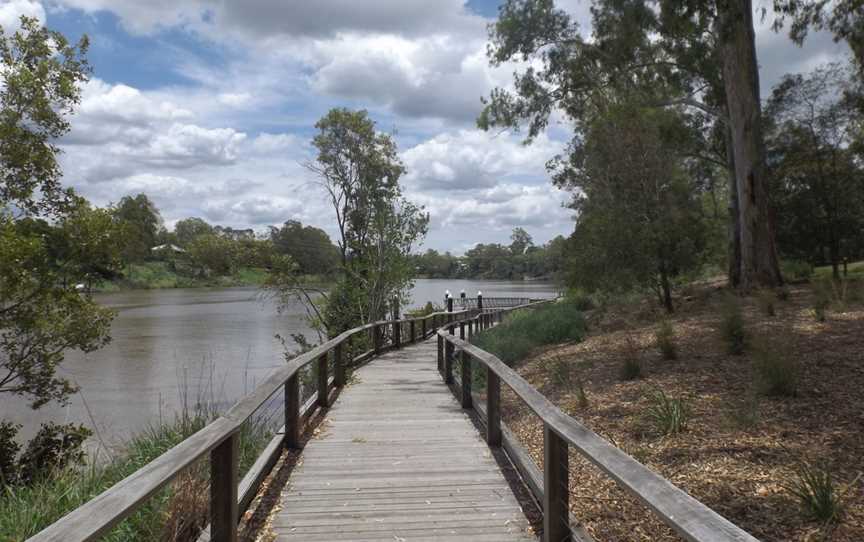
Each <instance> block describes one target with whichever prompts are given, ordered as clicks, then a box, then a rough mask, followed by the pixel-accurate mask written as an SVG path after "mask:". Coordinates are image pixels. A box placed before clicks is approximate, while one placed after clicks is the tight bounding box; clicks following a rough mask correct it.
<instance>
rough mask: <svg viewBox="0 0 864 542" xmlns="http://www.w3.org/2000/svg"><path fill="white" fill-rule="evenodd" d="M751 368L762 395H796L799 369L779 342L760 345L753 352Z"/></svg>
mask: <svg viewBox="0 0 864 542" xmlns="http://www.w3.org/2000/svg"><path fill="white" fill-rule="evenodd" d="M753 368H754V369H755V372H756V376H757V385H758V389H759V391H760V392H761V393H762V394H763V395H768V396H781V397H794V396H796V395H798V385H799V383H800V380H801V367H800V364H799V363H798V361H797V360H796V359H795V357H794V356H793V355H792V354H791V353H790V352H789V351H788V349H787V348H785V347H784V346H783V344H782V342H781V341H771V342H770V343H766V342H763V343H760V344H758V345H757V347H756V348H755V349H754V352H753Z"/></svg>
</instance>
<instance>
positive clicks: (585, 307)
mask: <svg viewBox="0 0 864 542" xmlns="http://www.w3.org/2000/svg"><path fill="white" fill-rule="evenodd" d="M565 299H566V302H567V303H572V304H573V305H574V306H575V307H576V308H578V309H579V310H580V311H590V310H591V309H594V308H596V307H597V304H596V303H595V302H594V299H592V298H591V296H589V295H588V294H586V293H585V292H583V291H582V290H579V289H570V290H568V291H567V296H566V298H565Z"/></svg>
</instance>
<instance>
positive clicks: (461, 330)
mask: <svg viewBox="0 0 864 542" xmlns="http://www.w3.org/2000/svg"><path fill="white" fill-rule="evenodd" d="M459 338H460V339H462V340H464V339H465V322H459Z"/></svg>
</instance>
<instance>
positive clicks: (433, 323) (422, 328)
mask: <svg viewBox="0 0 864 542" xmlns="http://www.w3.org/2000/svg"><path fill="white" fill-rule="evenodd" d="M432 320H435V317H434V316H433V317H432ZM420 322H421V324H420V330H421V331H422V333H421V334H420V338H421V339H424V340H425V339H426V319H425V318H424V319H422V320H420ZM432 327H433V328H434V327H435V322H432Z"/></svg>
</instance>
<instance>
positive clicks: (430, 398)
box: [272, 341, 536, 542]
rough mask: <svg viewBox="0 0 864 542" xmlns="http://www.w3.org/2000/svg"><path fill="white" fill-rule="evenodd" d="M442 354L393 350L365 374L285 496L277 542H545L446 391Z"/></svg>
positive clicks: (427, 346) (336, 409) (427, 348)
mask: <svg viewBox="0 0 864 542" xmlns="http://www.w3.org/2000/svg"><path fill="white" fill-rule="evenodd" d="M435 350H436V342H433V341H427V342H424V343H419V344H417V345H412V346H409V347H406V348H403V349H402V350H392V351H390V352H389V353H387V354H385V355H384V356H382V357H381V358H378V359H376V360H375V362H374V363H370V364H368V365H366V366H364V367H362V368H361V369H359V370H358V371H357V376H358V381H359V383H358V384H357V385H354V386H351V387H349V388H347V389H346V390H345V391H344V392H343V393H342V394H341V396H340V397H339V399H338V400H337V401H336V402H335V403H334V405H333V408H332V409H331V410H330V411H329V412H328V425H327V430H326V431H323V432H322V433H321V435H319V436H318V437H316V438H314V439H312V440H311V441H310V442H309V443H308V444H307V446H306V448H305V449H304V452H303V460H302V462H301V463H300V464H299V465H298V466H297V467H296V469H295V471H294V472H293V473H292V475H291V479H290V481H289V483H288V484H287V485H286V486H285V489H284V490H283V492H282V495H281V502H280V507H279V508H280V509H279V512H277V513H276V516H275V517H274V519H273V521H272V531H273V533H274V534H275V535H276V540H282V541H302V542H312V541H316V540H320V541H334V540H391V541H392V540H410V541H414V540H418V541H427V540H438V541H466V540H471V541H481V542H492V541H495V542H511V541H514V540H518V541H525V542H527V541H530V540H536V538H535V537H534V536H533V535H532V534H531V533H530V532H529V531H528V522H527V520H526V518H525V516H524V514H523V512H522V511H521V508H520V507H519V504H518V502H517V501H516V499H515V497H514V496H513V493H512V492H511V490H510V488H509V486H508V485H507V482H506V481H505V479H504V477H503V475H502V472H501V469H500V467H499V466H498V465H497V463H496V462H495V460H494V458H493V457H491V456H490V454H489V452H488V448H487V447H486V445H485V443H484V442H483V440H482V439H481V438H480V435H479V434H478V433H477V431H476V430H475V428H474V427H473V425H472V424H471V422H470V421H469V418H468V417H467V416H466V415H465V414H464V412H463V411H462V409H461V408H460V406H459V404H458V403H457V402H456V401H455V400H454V399H453V397H452V396H451V395H450V394H449V393H448V391H447V389H446V388H445V387H444V386H442V385H441V384H440V380H439V378H440V377H439V376H438V373H437V371H436V370H435V365H434V362H433V358H434V356H435V355H436V354H435ZM394 405H398V406H399V408H398V409H397V408H393V406H394Z"/></svg>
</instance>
